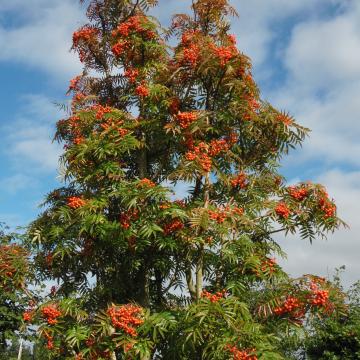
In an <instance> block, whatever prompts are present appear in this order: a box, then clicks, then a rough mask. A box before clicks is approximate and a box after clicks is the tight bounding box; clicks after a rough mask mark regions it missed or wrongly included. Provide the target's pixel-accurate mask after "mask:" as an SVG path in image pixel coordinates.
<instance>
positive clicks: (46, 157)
mask: <svg viewBox="0 0 360 360" xmlns="http://www.w3.org/2000/svg"><path fill="white" fill-rule="evenodd" d="M159 3H160V6H159V7H158V8H157V9H156V10H155V13H156V15H157V16H159V17H160V18H161V21H162V23H163V24H166V23H167V22H168V15H169V14H170V13H173V12H182V11H186V9H187V7H188V5H189V3H190V0H183V1H179V0H176V1H175V0H170V1H169V0H159ZM232 4H233V5H234V6H235V7H236V8H237V9H238V11H239V14H240V17H239V19H234V20H233V30H232V31H233V33H235V34H236V35H237V38H238V44H239V47H240V49H241V50H242V51H244V52H245V53H246V54H248V55H249V56H250V57H251V58H252V60H253V63H254V77H255V79H256V80H257V81H258V83H259V85H260V88H261V89H262V96H263V98H264V99H266V100H269V101H270V102H272V103H273V105H275V106H277V107H278V108H280V109H286V110H288V111H290V113H291V114H292V115H294V116H295V117H296V118H297V121H298V122H299V123H300V124H302V125H304V126H307V127H309V128H311V129H312V133H311V137H310V138H309V139H308V140H307V141H306V143H305V144H304V147H303V148H302V149H300V150H298V151H296V152H294V153H292V154H291V155H290V156H289V157H288V158H287V159H286V160H285V161H284V163H283V165H284V166H283V173H284V174H285V175H286V176H287V178H288V180H289V181H291V182H293V181H299V180H310V179H311V180H313V181H317V182H322V183H323V184H325V185H326V186H327V187H328V190H329V193H330V194H331V196H333V197H334V198H335V199H336V200H337V204H338V208H339V214H340V216H341V217H342V218H343V219H344V220H345V221H346V222H347V223H348V224H349V226H350V229H348V230H346V229H343V230H340V231H338V232H337V233H336V234H330V235H329V237H328V240H327V241H324V240H320V239H319V240H318V241H317V242H315V243H314V244H313V245H310V244H309V243H308V242H305V241H301V240H300V239H297V238H287V239H285V238H279V241H280V243H281V245H282V246H283V247H284V250H285V251H287V253H288V260H287V261H285V262H284V266H285V269H286V270H288V271H289V272H290V273H291V274H292V275H294V276H297V275H301V274H303V273H310V272H313V273H317V274H319V275H325V276H326V275H331V274H332V273H333V271H334V268H336V267H339V266H341V265H346V268H347V270H346V272H345V274H344V276H343V278H344V281H345V283H346V284H350V283H351V282H354V281H356V280H358V279H360V261H359V255H360V239H358V234H359V233H360V219H359V215H360V141H359V138H360V122H359V121H358V118H357V116H358V114H360V99H359V97H360V2H359V1H358V0H251V1H249V0H233V1H232ZM83 21H84V9H82V8H81V7H80V6H79V5H78V4H77V1H76V0H31V1H28V0H11V1H9V0H0V49H1V50H0V78H1V80H2V84H3V85H2V88H1V90H0V92H1V96H0V104H1V107H0V137H1V141H0V160H1V170H0V221H4V222H6V223H8V224H9V225H11V226H16V225H26V224H27V223H28V222H29V221H31V219H33V218H34V217H35V216H36V215H37V214H38V212H39V209H38V205H39V204H40V203H41V201H42V199H43V197H44V195H45V194H46V193H48V192H49V191H50V190H51V189H53V188H54V187H56V186H57V185H58V183H57V176H58V173H57V158H58V156H59V154H60V152H61V148H60V147H59V146H58V145H56V144H53V143H52V142H51V139H52V136H53V133H54V124H55V122H56V120H58V119H59V118H61V113H60V111H59V110H58V109H57V107H56V105H55V103H59V102H60V103H61V102H63V101H64V100H65V99H66V98H65V97H64V93H65V92H66V89H67V87H68V81H69V79H70V78H72V77H74V76H75V75H77V74H78V73H79V72H80V71H81V66H80V64H79V62H78V61H77V59H76V57H75V55H74V54H72V53H70V52H69V49H70V47H71V36H72V32H73V31H74V29H76V28H77V27H79V26H80V25H81V24H82V23H83Z"/></svg>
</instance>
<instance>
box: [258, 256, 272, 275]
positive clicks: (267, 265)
mask: <svg viewBox="0 0 360 360" xmlns="http://www.w3.org/2000/svg"><path fill="white" fill-rule="evenodd" d="M275 266H276V259H274V258H273V259H266V260H264V261H263V262H262V263H261V271H262V272H265V271H268V272H269V273H270V274H272V273H273V272H274V271H275Z"/></svg>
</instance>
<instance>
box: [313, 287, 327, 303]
mask: <svg viewBox="0 0 360 360" xmlns="http://www.w3.org/2000/svg"><path fill="white" fill-rule="evenodd" d="M328 300H329V291H328V290H316V291H314V298H313V299H312V300H311V303H312V305H315V306H325V305H326V304H327V302H328Z"/></svg>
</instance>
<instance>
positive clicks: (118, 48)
mask: <svg viewBox="0 0 360 360" xmlns="http://www.w3.org/2000/svg"><path fill="white" fill-rule="evenodd" d="M128 46H129V42H128V41H125V40H124V41H119V42H117V43H116V44H115V45H114V46H113V47H112V48H111V51H112V53H113V54H114V56H115V57H120V55H121V54H122V53H123V52H124V50H125V49H126V48H127V47H128Z"/></svg>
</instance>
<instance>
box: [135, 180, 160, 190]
mask: <svg viewBox="0 0 360 360" xmlns="http://www.w3.org/2000/svg"><path fill="white" fill-rule="evenodd" d="M138 186H140V187H142V186H145V187H149V188H153V187H154V186H156V184H155V183H154V182H152V181H151V180H149V179H147V178H144V179H141V180H140V181H139V183H138Z"/></svg>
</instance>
